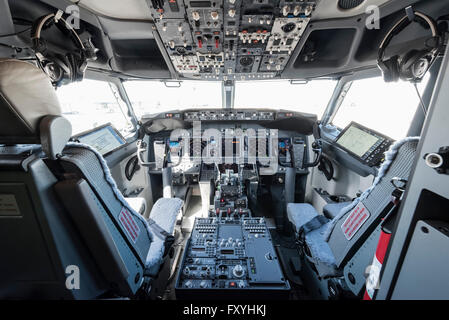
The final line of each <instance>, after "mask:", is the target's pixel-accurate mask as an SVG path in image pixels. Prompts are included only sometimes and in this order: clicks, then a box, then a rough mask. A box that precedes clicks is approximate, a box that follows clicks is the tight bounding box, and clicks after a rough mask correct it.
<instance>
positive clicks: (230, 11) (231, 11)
mask: <svg viewBox="0 0 449 320" xmlns="http://www.w3.org/2000/svg"><path fill="white" fill-rule="evenodd" d="M228 14H229V16H230V17H231V18H234V16H235V10H234V9H229V11H228Z"/></svg>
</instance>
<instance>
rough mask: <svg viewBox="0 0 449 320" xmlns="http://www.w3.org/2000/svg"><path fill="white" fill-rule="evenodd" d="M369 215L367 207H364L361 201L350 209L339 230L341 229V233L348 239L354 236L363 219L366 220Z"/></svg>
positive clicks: (363, 221)
mask: <svg viewBox="0 0 449 320" xmlns="http://www.w3.org/2000/svg"><path fill="white" fill-rule="evenodd" d="M369 216H370V213H369V211H368V209H366V208H365V206H364V205H363V203H361V202H359V204H358V205H357V206H356V207H355V208H354V209H352V211H351V213H350V214H349V216H348V217H347V218H346V220H345V222H343V224H342V225H341V231H343V234H344V235H345V237H346V239H347V240H348V241H349V240H351V239H352V238H353V237H354V235H355V234H356V233H357V231H359V229H360V228H361V227H362V225H363V224H364V223H365V221H366V220H368V218H369Z"/></svg>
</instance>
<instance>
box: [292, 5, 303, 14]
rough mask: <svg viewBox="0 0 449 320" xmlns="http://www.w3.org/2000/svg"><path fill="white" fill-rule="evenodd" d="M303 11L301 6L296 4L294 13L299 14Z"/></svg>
mask: <svg viewBox="0 0 449 320" xmlns="http://www.w3.org/2000/svg"><path fill="white" fill-rule="evenodd" d="M300 12H301V8H300V7H299V6H295V8H294V9H293V15H294V16H297V15H298V14H299V13H300Z"/></svg>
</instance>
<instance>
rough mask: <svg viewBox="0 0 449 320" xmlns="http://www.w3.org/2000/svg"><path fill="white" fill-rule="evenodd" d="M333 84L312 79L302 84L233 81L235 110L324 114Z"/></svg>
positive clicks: (334, 84) (334, 83)
mask: <svg viewBox="0 0 449 320" xmlns="http://www.w3.org/2000/svg"><path fill="white" fill-rule="evenodd" d="M335 86H336V81H334V80H314V81H310V82H307V83H302V84H292V83H290V81H285V80H284V81H253V82H237V83H236V85H235V102H234V107H235V108H258V109H259V108H268V109H287V110H292V111H299V112H306V113H312V114H316V115H317V116H318V118H321V116H322V115H323V113H324V110H325V109H326V107H327V104H328V102H329V100H330V98H331V96H332V93H333V91H334V88H335Z"/></svg>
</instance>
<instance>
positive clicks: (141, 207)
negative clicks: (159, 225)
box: [125, 197, 147, 215]
mask: <svg viewBox="0 0 449 320" xmlns="http://www.w3.org/2000/svg"><path fill="white" fill-rule="evenodd" d="M125 200H126V202H128V204H129V206H130V207H131V208H133V209H134V210H135V211H136V212H138V213H140V214H141V215H143V214H144V213H145V210H146V208H147V202H146V201H145V198H142V197H133V198H125Z"/></svg>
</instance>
